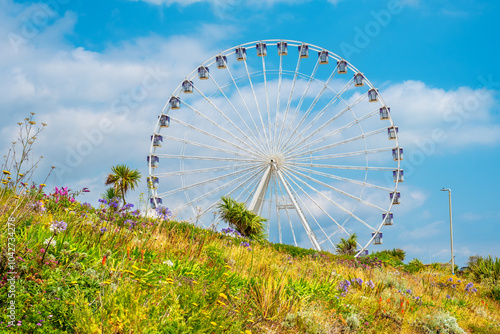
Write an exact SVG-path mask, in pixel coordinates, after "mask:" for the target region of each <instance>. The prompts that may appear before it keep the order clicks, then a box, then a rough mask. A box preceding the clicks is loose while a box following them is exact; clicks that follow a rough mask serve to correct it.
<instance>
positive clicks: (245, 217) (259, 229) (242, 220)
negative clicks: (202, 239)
mask: <svg viewBox="0 0 500 334" xmlns="http://www.w3.org/2000/svg"><path fill="white" fill-rule="evenodd" d="M221 200H222V202H221V203H220V204H219V206H218V208H219V213H220V215H221V217H222V219H224V220H225V221H226V222H227V223H228V224H229V225H230V226H231V227H233V228H234V229H236V230H237V231H238V232H240V233H241V235H242V236H244V237H248V238H250V239H253V240H258V241H262V240H264V239H265V238H266V233H265V228H266V225H265V224H264V222H266V221H267V219H265V218H262V217H260V216H259V215H257V214H255V213H254V212H252V211H250V210H248V209H247V208H246V207H245V204H244V203H239V202H236V201H235V200H234V199H232V198H231V197H222V198H221Z"/></svg>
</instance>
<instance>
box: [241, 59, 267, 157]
mask: <svg viewBox="0 0 500 334" xmlns="http://www.w3.org/2000/svg"><path fill="white" fill-rule="evenodd" d="M243 63H244V64H245V69H246V72H247V77H248V82H249V83H250V87H251V88H252V93H253V98H254V100H255V105H256V106H257V111H258V113H259V118H260V123H261V124H262V132H264V137H265V142H266V143H267V149H268V151H270V150H271V149H270V147H269V138H268V137H267V132H266V126H265V125H264V120H263V118H262V113H261V111H260V107H259V101H258V99H257V94H256V93H255V88H254V86H253V81H252V78H251V76H250V72H249V71H248V64H247V61H246V59H245V60H243Z"/></svg>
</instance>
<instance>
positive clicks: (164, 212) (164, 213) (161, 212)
mask: <svg viewBox="0 0 500 334" xmlns="http://www.w3.org/2000/svg"><path fill="white" fill-rule="evenodd" d="M156 215H157V216H158V218H159V219H162V220H168V219H169V218H170V217H171V216H172V212H170V210H169V209H168V208H167V207H165V206H159V207H157V208H156Z"/></svg>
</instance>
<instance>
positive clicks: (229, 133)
mask: <svg viewBox="0 0 500 334" xmlns="http://www.w3.org/2000/svg"><path fill="white" fill-rule="evenodd" d="M182 102H183V103H184V105H186V106H187V107H188V108H189V109H191V110H192V111H194V112H195V113H196V114H197V115H198V116H200V117H201V118H203V119H205V120H207V121H208V122H210V123H211V124H212V125H214V126H215V127H217V128H218V129H219V130H221V131H222V132H224V133H227V134H228V135H230V136H231V137H233V138H234V139H236V140H237V141H238V142H240V143H243V144H245V145H246V146H247V147H249V148H250V149H252V146H250V144H249V143H247V142H245V141H244V140H242V139H241V138H239V137H237V136H236V135H235V134H234V133H232V132H230V131H228V130H227V129H226V128H225V127H223V126H222V125H220V124H219V123H217V122H215V121H214V120H212V119H211V118H210V117H207V116H205V115H204V114H203V113H201V112H200V111H199V110H198V109H196V108H194V107H192V106H191V105H190V104H188V103H187V102H186V101H184V100H183V101H182Z"/></svg>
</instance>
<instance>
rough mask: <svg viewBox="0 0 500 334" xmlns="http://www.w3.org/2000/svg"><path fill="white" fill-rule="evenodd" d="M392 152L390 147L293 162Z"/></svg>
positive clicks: (299, 159)
mask: <svg viewBox="0 0 500 334" xmlns="http://www.w3.org/2000/svg"><path fill="white" fill-rule="evenodd" d="M392 150H393V147H392V146H391V147H386V148H375V149H371V150H363V151H355V152H347V153H337V154H327V155H315V156H312V157H311V156H309V157H301V158H294V159H293V161H294V162H300V161H311V160H329V159H338V158H346V157H353V156H357V155H368V154H376V153H383V152H390V151H392Z"/></svg>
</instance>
